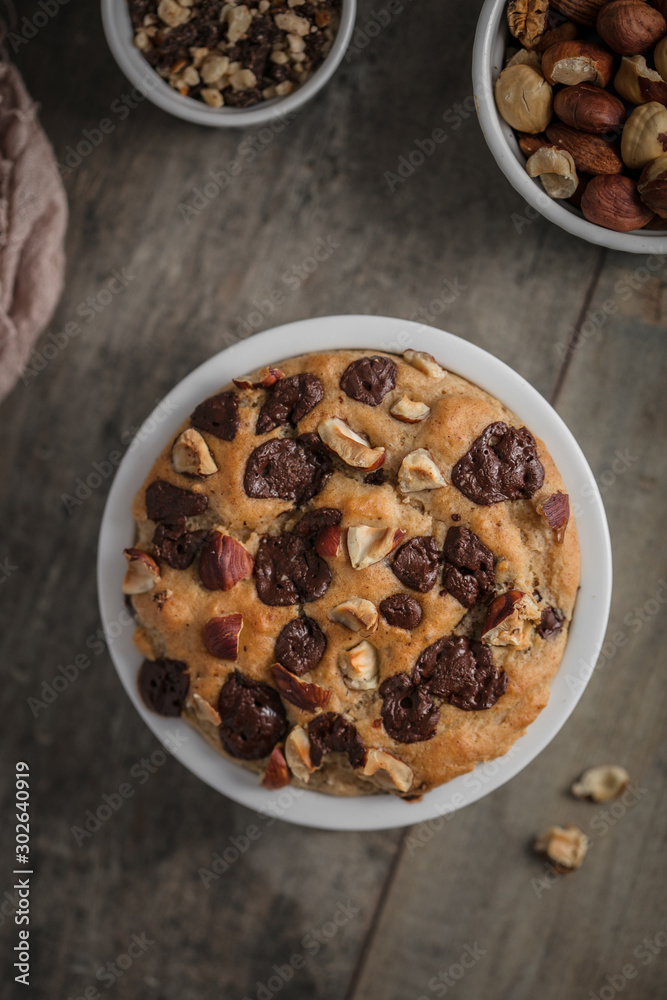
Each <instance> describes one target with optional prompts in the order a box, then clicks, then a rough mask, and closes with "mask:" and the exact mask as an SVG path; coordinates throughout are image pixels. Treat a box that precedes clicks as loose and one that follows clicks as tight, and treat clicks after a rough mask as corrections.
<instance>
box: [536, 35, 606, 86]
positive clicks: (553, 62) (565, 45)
mask: <svg viewBox="0 0 667 1000" xmlns="http://www.w3.org/2000/svg"><path fill="white" fill-rule="evenodd" d="M613 71H614V57H613V55H612V53H611V52H609V51H608V50H607V49H605V48H603V47H602V45H597V44H596V43H595V42H582V41H578V40H575V41H572V42H558V44H557V45H552V46H550V47H549V48H548V49H547V50H546V52H545V53H544V55H543V56H542V73H543V74H544V78H545V79H546V81H547V82H548V83H551V84H555V83H565V84H567V85H568V86H574V84H576V83H594V84H595V85H596V86H597V87H606V86H607V84H608V83H609V81H610V80H611V75H612V73H613Z"/></svg>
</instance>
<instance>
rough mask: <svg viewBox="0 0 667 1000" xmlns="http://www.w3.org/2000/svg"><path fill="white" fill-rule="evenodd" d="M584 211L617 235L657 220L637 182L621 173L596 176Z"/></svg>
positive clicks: (583, 203)
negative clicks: (639, 190)
mask: <svg viewBox="0 0 667 1000" xmlns="http://www.w3.org/2000/svg"><path fill="white" fill-rule="evenodd" d="M581 211H582V212H583V214H584V218H585V219H588V221H589V222H592V223H594V224H595V225H596V226H604V228H605V229H613V230H615V232H617V233H629V232H631V231H632V230H633V229H641V228H642V227H643V226H645V225H646V223H647V222H650V221H651V219H652V218H653V212H652V211H651V209H649V208H647V207H646V205H644V203H643V202H642V200H641V198H640V197H639V193H638V191H637V185H636V184H635V182H634V181H633V180H632V178H631V177H625V176H622V175H620V174H615V175H612V176H606V177H603V176H601V177H593V178H592V179H591V180H590V181H589V182H588V184H587V186H586V190H585V191H584V193H583V195H582V198H581Z"/></svg>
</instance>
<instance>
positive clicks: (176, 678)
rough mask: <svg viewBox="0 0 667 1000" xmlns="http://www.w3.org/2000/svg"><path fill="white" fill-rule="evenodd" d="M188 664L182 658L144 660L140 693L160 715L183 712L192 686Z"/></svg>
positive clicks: (139, 681) (140, 671)
mask: <svg viewBox="0 0 667 1000" xmlns="http://www.w3.org/2000/svg"><path fill="white" fill-rule="evenodd" d="M187 669H188V667H187V664H186V663H182V662H181V661H180V660H144V662H143V663H142V664H141V667H140V668H139V676H138V684H139V694H140V695H141V697H142V698H143V701H144V703H145V704H146V705H147V706H148V708H150V709H151V710H152V711H153V712H157V714H158V715H167V716H177V715H180V714H181V709H182V707H183V702H184V701H185V696H186V694H187V693H188V688H189V687H190V676H189V674H188V672H187Z"/></svg>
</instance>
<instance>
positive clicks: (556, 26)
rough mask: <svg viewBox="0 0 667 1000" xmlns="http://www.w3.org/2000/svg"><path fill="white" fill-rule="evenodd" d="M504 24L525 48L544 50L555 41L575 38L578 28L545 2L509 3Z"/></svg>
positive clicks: (511, 1) (545, 0) (532, 0)
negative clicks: (505, 23)
mask: <svg viewBox="0 0 667 1000" xmlns="http://www.w3.org/2000/svg"><path fill="white" fill-rule="evenodd" d="M507 24H508V26H509V29H510V32H511V34H512V35H513V36H514V38H516V40H517V41H518V42H520V43H521V45H523V47H524V49H527V50H529V51H536V52H539V51H543V50H544V49H545V48H547V47H548V46H549V45H553V44H555V42H560V41H565V40H566V39H568V38H576V37H577V26H576V24H574V22H573V21H568V20H566V19H565V17H564V15H562V14H559V13H557V12H556V11H554V10H553V7H552V6H551V5H550V4H549V2H548V0H510V2H509V3H508V5H507Z"/></svg>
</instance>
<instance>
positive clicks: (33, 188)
mask: <svg viewBox="0 0 667 1000" xmlns="http://www.w3.org/2000/svg"><path fill="white" fill-rule="evenodd" d="M66 225H67V198H66V195H65V190H64V188H63V185H62V182H61V180H60V177H59V175H58V169H57V164H56V160H55V157H54V155H53V150H52V148H51V144H50V143H49V140H48V139H47V138H46V135H45V134H44V132H43V131H42V128H41V126H40V124H39V121H38V119H37V109H36V106H35V104H34V103H33V102H32V101H31V99H30V97H29V95H28V92H27V91H26V89H25V86H24V84H23V80H22V79H21V74H20V73H19V72H18V70H17V69H16V67H15V66H13V65H11V64H10V63H6V62H1V63H0V400H1V399H2V398H3V397H4V396H6V395H7V393H8V392H9V390H10V389H11V388H12V386H13V385H14V383H15V382H16V381H17V379H18V378H19V377H20V375H21V373H22V371H23V368H24V366H25V364H26V362H27V361H28V359H29V357H30V354H31V352H32V349H33V347H34V344H35V341H36V340H37V337H38V336H39V334H40V332H41V331H42V330H43V329H44V327H45V326H46V324H47V323H48V322H49V320H50V318H51V315H52V313H53V310H54V309H55V307H56V303H57V301H58V299H59V297H60V293H61V291H62V286H63V275H64V270H65V255H64V250H63V236H64V234H65V227H66Z"/></svg>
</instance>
